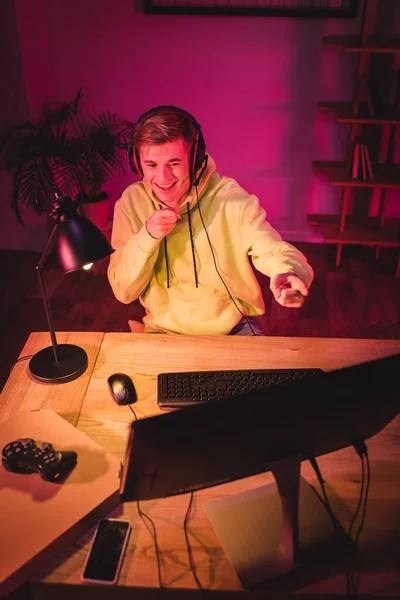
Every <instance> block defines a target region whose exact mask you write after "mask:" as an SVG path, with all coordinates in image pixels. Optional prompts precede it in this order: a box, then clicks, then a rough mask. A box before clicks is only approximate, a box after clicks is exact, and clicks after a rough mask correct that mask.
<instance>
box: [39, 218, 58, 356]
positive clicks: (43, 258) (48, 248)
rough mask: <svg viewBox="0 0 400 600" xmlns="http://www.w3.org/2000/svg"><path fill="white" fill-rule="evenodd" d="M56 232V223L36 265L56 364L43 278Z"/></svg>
mask: <svg viewBox="0 0 400 600" xmlns="http://www.w3.org/2000/svg"><path fill="white" fill-rule="evenodd" d="M56 231H57V223H56V224H55V225H54V227H53V231H52V232H51V234H50V237H49V239H48V241H47V244H46V246H45V249H44V250H43V253H42V256H41V257H40V260H39V262H38V264H37V265H36V270H37V273H38V277H39V283H40V289H41V291H42V296H43V302H44V309H45V312H46V318H47V324H48V327H49V331H50V337H51V344H52V346H53V354H54V360H55V361H56V362H58V356H57V338H56V333H55V329H54V321H53V315H52V313H51V308H50V301H49V295H48V293H47V287H46V281H45V278H44V266H45V263H46V260H47V257H48V255H49V254H50V252H51V250H52V248H53V245H54V239H55V236H56Z"/></svg>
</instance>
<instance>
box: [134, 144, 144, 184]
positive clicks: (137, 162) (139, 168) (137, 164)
mask: <svg viewBox="0 0 400 600" xmlns="http://www.w3.org/2000/svg"><path fill="white" fill-rule="evenodd" d="M133 161H134V164H135V169H136V170H135V173H137V174H138V175H140V176H141V177H143V170H142V166H141V164H140V157H139V152H138V151H137V150H136V148H135V147H133Z"/></svg>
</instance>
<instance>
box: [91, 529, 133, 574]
mask: <svg viewBox="0 0 400 600" xmlns="http://www.w3.org/2000/svg"><path fill="white" fill-rule="evenodd" d="M130 530H131V525H130V523H128V521H120V520H118V519H100V521H99V524H98V526H97V529H96V533H95V535H94V539H93V543H92V546H91V548H90V551H89V554H88V558H87V561H86V564H85V566H84V569H83V574H82V579H83V580H84V581H93V582H98V583H100V582H101V583H108V584H113V583H116V581H117V579H118V575H119V571H120V568H121V565H122V559H123V556H124V552H125V549H126V546H127V542H128V537H129V533H130Z"/></svg>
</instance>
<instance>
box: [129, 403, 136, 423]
mask: <svg viewBox="0 0 400 600" xmlns="http://www.w3.org/2000/svg"><path fill="white" fill-rule="evenodd" d="M128 407H129V408H130V409H131V411H132V412H133V416H134V417H135V421H137V420H138V418H137V414H136V413H135V411H134V410H133V408H132V406H131V405H130V404H128Z"/></svg>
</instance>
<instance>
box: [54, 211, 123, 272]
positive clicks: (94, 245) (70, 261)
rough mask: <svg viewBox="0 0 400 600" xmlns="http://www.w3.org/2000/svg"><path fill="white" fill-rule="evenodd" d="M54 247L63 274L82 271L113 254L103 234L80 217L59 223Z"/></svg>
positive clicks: (75, 216) (73, 217)
mask: <svg viewBox="0 0 400 600" xmlns="http://www.w3.org/2000/svg"><path fill="white" fill-rule="evenodd" d="M56 246H57V251H58V259H59V263H60V266H61V269H62V271H63V272H64V273H70V272H71V271H77V270H78V269H82V268H83V267H84V266H85V265H87V264H88V263H94V262H97V261H98V260H101V259H103V258H106V257H107V256H109V255H110V254H112V253H113V252H114V250H113V248H112V247H111V244H110V242H109V241H108V239H107V238H106V236H105V235H104V233H103V232H102V231H100V229H98V227H96V225H94V224H93V223H92V222H91V221H89V219H86V218H85V217H81V216H80V215H74V216H72V217H69V218H68V219H66V220H62V221H60V222H59V224H58V227H57V240H56Z"/></svg>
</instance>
